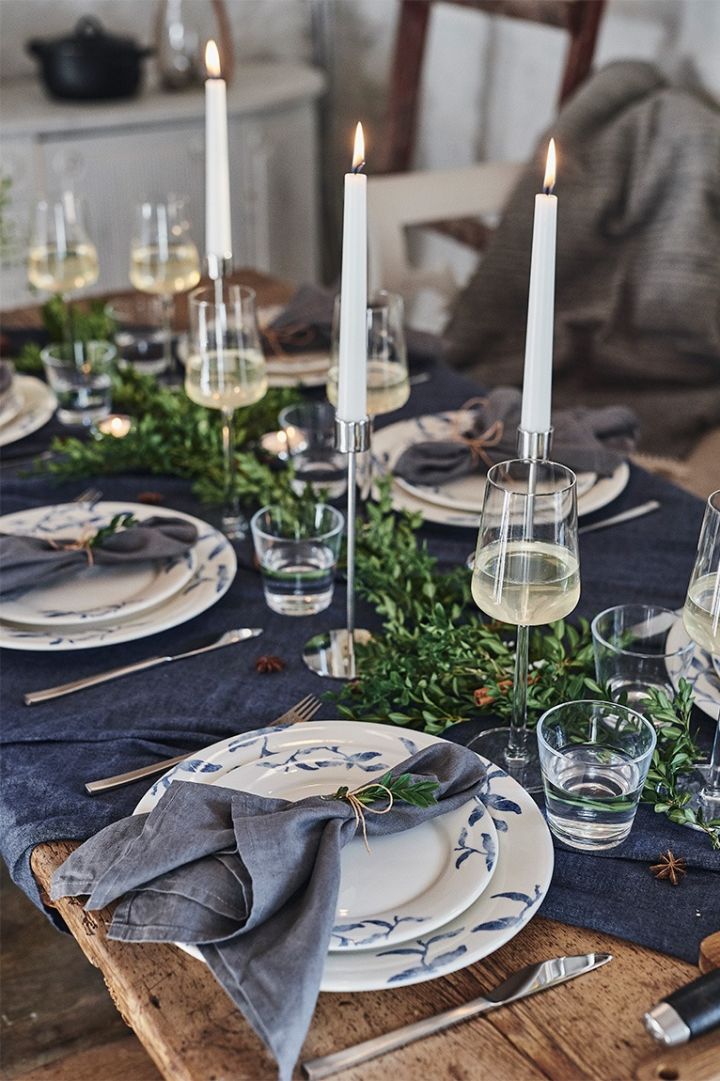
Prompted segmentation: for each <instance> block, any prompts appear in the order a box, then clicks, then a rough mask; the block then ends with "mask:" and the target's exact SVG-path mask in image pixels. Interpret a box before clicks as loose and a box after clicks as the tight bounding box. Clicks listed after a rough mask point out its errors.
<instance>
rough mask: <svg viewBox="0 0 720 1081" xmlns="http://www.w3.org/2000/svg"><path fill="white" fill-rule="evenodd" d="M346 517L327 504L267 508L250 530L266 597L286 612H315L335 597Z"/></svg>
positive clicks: (269, 603) (276, 608) (271, 605)
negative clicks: (291, 507) (334, 590)
mask: <svg viewBox="0 0 720 1081" xmlns="http://www.w3.org/2000/svg"><path fill="white" fill-rule="evenodd" d="M344 521H345V520H344V518H343V516H342V514H341V513H340V511H339V510H336V509H335V508H334V507H330V506H328V505H327V504H326V503H316V504H315V505H313V506H303V505H299V506H298V507H297V508H293V509H292V510H288V509H287V508H285V507H263V508H262V509H261V510H259V511H257V513H256V514H254V515H253V517H252V520H251V523H250V525H251V528H252V535H253V543H254V545H255V555H256V556H257V559H258V563H259V564H260V571H261V573H262V577H263V587H264V590H265V601H266V603H267V606H268V608H271V609H272V611H273V612H279V613H280V615H282V616H313V615H316V614H317V613H318V612H323V611H324V610H325V609H326V608H327V607H328V606H329V604H330V602H331V601H332V596H333V589H334V587H335V567H336V565H337V561H338V556H339V554H340V541H341V538H342V530H343V525H344Z"/></svg>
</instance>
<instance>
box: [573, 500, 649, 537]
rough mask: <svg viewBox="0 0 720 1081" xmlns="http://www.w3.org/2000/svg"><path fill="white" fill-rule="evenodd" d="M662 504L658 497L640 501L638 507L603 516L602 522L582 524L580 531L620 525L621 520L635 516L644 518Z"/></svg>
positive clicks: (588, 531) (628, 520)
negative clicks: (610, 515)
mask: <svg viewBox="0 0 720 1081" xmlns="http://www.w3.org/2000/svg"><path fill="white" fill-rule="evenodd" d="M659 509H660V504H659V503H658V501H657V499H651V500H649V501H648V502H647V503H640V505H639V506H637V507H630V509H629V510H624V511H621V512H620V514H614V515H613V516H612V518H603V520H602V521H601V522H591V523H590V525H581V526H580V528H579V529H578V533H591V532H592V531H593V530H594V529H605V528H606V527H607V526H611V525H620V523H621V522H631V521H632V520H633V518H642V517H643V515H645V514H652V513H653V511H656V510H659Z"/></svg>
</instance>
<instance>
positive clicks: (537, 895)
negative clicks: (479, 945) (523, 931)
mask: <svg viewBox="0 0 720 1081" xmlns="http://www.w3.org/2000/svg"><path fill="white" fill-rule="evenodd" d="M491 896H492V897H493V898H496V897H504V898H506V899H507V900H508V901H513V902H517V903H518V904H520V905H522V907H521V908H520V910H519V911H518V912H517V913H515V915H511V916H501V917H500V918H499V919H496V920H486V922H485V923H479V924H478V925H477V927H471V928H470V930H471V931H473V932H475V931H502V930H503V928H505V927H515V926H516V925H517V924H518V923H520V921H521V920H522V919H523V917H524V916H525V914H526V913H527V912H529V911H530V909H531V908H534V906H535V905H536V904H537V903H538V901H540V900H541V899H542V896H543V892H542V889H541V887H540V886H539V885H536V886H535V892H534V894H533V895H532V897H531V896H530V895H529V894H527V893H516V892H513V891H510V892H508V893H493V894H492V895H491Z"/></svg>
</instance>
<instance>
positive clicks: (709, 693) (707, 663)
mask: <svg viewBox="0 0 720 1081" xmlns="http://www.w3.org/2000/svg"><path fill="white" fill-rule="evenodd" d="M689 637H690V636H689V635H688V633H687V631H686V630H685V624H684V623H683V621H682V619H678V620H677V622H676V623H675V624H674V625H673V627H672V628H671V629H670V632H669V634H668V636H667V644H666V649H667V650H668V652H669V653H672V652H674V651H675V650H676V649H680V648H682V645H683V643H684V642H687V641H688V640H689ZM668 672H669V674H670V679H671V680H672V683H673V687H675V689H676V690H677V686H678V681H679V676H680V673H679V672H678V670H677V668H675V669H673V668H672V667H671V666H670V665H668ZM687 679H688V681H689V682H690V683H691V684H692V688H693V695H694V698H695V705H696V706H697V707H698V709H701V710H702V711H703V713H705V714H706V715H707V716H708V717H711V718H712V719H713V720H714V721H717V720H719V719H720V674H718V671H717V670H716V668H715V666H714V664H713V658H712V657H711V656H710V654H709V653H706V652H705V650H704V649H701V648H700V646H699V645H697V644H695V648H694V650H693V654H692V659H691V661H690V671H689V673H688V675H687Z"/></svg>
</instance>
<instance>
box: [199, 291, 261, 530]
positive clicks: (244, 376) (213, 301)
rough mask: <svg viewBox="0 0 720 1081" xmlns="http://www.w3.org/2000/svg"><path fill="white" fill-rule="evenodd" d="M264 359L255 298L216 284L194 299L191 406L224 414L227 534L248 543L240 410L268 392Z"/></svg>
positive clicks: (223, 521) (250, 293) (252, 293)
mask: <svg viewBox="0 0 720 1081" xmlns="http://www.w3.org/2000/svg"><path fill="white" fill-rule="evenodd" d="M267 387H268V380H267V370H266V367H265V358H264V356H263V352H262V349H261V346H260V332H259V330H258V323H257V313H256V308H255V292H254V291H253V290H252V289H249V288H247V287H246V286H241V285H230V284H227V283H222V282H220V281H216V282H214V283H213V285H212V286H209V287H207V288H201V289H196V290H195V291H194V292H193V293H192V295H191V297H190V342H189V354H188V358H187V361H186V364H185V393H186V394H187V396H188V398H190V399H191V401H193V402H195V403H196V404H197V405H202V406H205V407H206V408H208V409H217V410H219V411H220V413H221V414H222V435H223V460H224V489H225V491H224V509H223V519H222V523H223V530H224V532H225V533H226V535H227V536H229V537H232V538H238V539H239V538H241V537H244V536H245V535H246V533H247V522H246V521H245V519H244V518H243V517H242V515H241V514H240V511H239V507H238V497H237V493H236V491H235V440H234V433H233V416H234V413H235V410H236V409H238V408H240V407H242V406H248V405H253V404H254V403H255V402H258V401H260V399H261V398H263V397H264V396H265V394H266V392H267Z"/></svg>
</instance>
